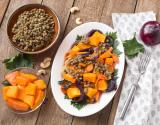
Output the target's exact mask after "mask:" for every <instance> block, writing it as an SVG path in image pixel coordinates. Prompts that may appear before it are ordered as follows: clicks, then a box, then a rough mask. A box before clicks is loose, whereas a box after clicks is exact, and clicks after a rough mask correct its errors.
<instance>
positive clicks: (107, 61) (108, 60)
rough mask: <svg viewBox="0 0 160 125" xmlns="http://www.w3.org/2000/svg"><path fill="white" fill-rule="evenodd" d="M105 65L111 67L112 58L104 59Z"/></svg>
mask: <svg viewBox="0 0 160 125" xmlns="http://www.w3.org/2000/svg"><path fill="white" fill-rule="evenodd" d="M105 64H107V65H113V58H106V60H105Z"/></svg>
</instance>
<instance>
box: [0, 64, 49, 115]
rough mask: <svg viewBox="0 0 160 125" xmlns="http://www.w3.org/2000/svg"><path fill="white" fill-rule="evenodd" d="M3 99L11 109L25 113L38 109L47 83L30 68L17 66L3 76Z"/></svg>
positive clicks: (18, 112)
mask: <svg viewBox="0 0 160 125" xmlns="http://www.w3.org/2000/svg"><path fill="white" fill-rule="evenodd" d="M4 79H5V80H4V81H3V82H2V83H3V85H4V87H3V88H2V93H3V99H4V101H5V102H6V104H7V106H8V108H9V109H11V111H13V112H14V113H17V114H27V113H31V112H33V111H35V110H36V109H38V108H39V107H40V106H41V104H43V102H44V100H45V97H46V87H47V84H46V82H45V81H44V78H43V76H37V75H36V70H34V69H32V68H25V67H23V68H18V69H15V70H12V71H10V72H9V73H7V74H6V75H5V76H4Z"/></svg>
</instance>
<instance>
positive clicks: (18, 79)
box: [16, 76, 30, 86]
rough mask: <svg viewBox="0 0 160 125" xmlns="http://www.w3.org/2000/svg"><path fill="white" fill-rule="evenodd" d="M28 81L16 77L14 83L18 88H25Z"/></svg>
mask: <svg viewBox="0 0 160 125" xmlns="http://www.w3.org/2000/svg"><path fill="white" fill-rule="evenodd" d="M29 82H30V81H29V80H28V79H26V78H25V77H22V76H17V77H16V83H17V84H18V85H20V86H26V85H27V84H28V83H29Z"/></svg>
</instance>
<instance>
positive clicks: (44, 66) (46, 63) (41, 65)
mask: <svg viewBox="0 0 160 125" xmlns="http://www.w3.org/2000/svg"><path fill="white" fill-rule="evenodd" d="M50 65H51V62H49V61H48V62H45V63H44V62H41V63H40V67H41V68H43V69H46V68H48V67H49V66H50Z"/></svg>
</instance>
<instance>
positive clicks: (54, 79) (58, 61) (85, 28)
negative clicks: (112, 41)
mask: <svg viewBox="0 0 160 125" xmlns="http://www.w3.org/2000/svg"><path fill="white" fill-rule="evenodd" d="M92 29H98V30H100V31H102V32H103V33H106V32H115V31H114V30H113V29H112V28H111V27H109V26H108V25H106V24H103V23H99V22H89V23H84V24H82V25H80V26H78V27H76V28H74V29H73V30H72V31H71V32H70V33H69V34H68V35H67V36H66V37H65V38H64V40H63V42H62V44H61V45H60V47H59V49H58V51H57V53H56V56H55V58H54V61H53V65H52V70H51V87H52V93H53V96H54V98H55V100H56V102H57V104H58V105H59V107H60V108H61V109H62V110H63V111H65V112H66V113H68V114H70V115H73V116H78V117H84V116H89V115H92V114H94V113H97V112H98V111H100V110H102V109H103V108H104V107H105V106H107V104H109V102H110V101H111V100H112V98H113V96H114V95H115V94H116V91H117V90H116V91H112V92H108V93H103V94H102V96H101V98H100V100H99V102H96V103H94V104H88V105H86V106H85V107H83V108H82V109H80V110H78V109H76V108H75V107H73V106H72V105H71V104H70V100H68V99H64V94H63V93H62V92H61V90H60V85H59V84H58V81H60V80H62V77H61V69H62V66H63V63H64V55H65V53H66V52H67V51H68V50H69V49H70V47H71V46H72V44H73V43H74V42H75V40H76V37H77V35H84V34H87V33H88V32H89V31H91V30H92ZM117 40H118V41H119V45H118V49H119V50H120V51H121V52H122V54H121V55H120V57H119V63H118V64H117V65H116V68H117V69H118V79H117V89H118V87H119V85H120V82H121V79H122V75H123V70H124V64H125V55H124V48H123V44H122V42H121V41H120V40H119V39H117Z"/></svg>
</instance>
